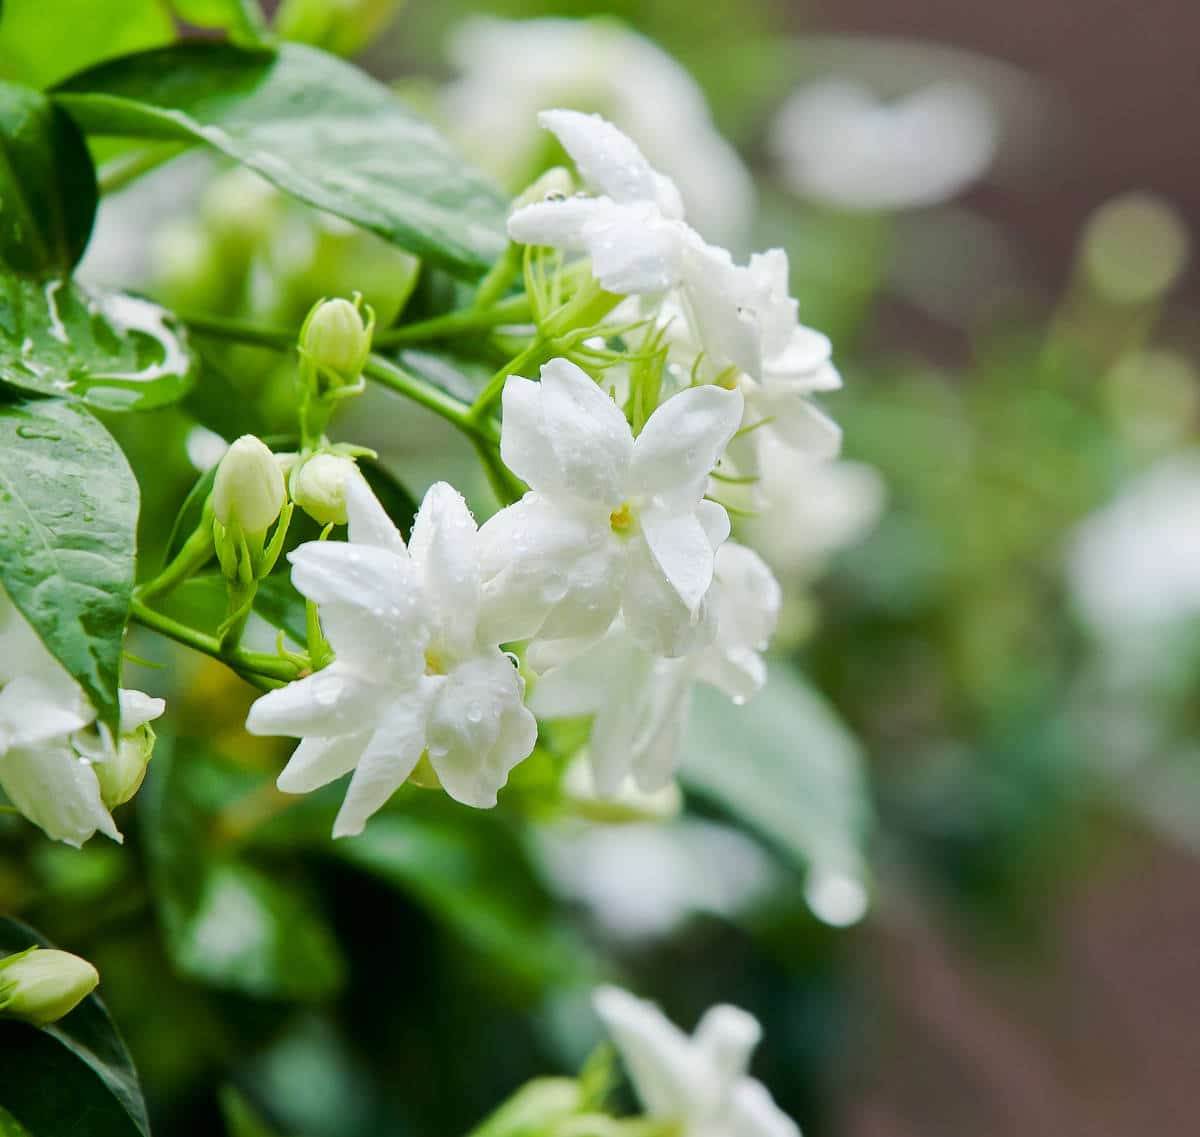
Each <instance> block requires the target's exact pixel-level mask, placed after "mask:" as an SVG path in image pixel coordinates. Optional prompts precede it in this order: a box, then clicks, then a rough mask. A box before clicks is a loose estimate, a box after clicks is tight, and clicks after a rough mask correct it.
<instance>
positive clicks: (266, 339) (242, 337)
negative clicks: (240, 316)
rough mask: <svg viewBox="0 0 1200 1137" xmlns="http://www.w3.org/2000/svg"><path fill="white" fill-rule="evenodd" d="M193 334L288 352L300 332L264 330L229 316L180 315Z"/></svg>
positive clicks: (274, 329) (187, 313)
mask: <svg viewBox="0 0 1200 1137" xmlns="http://www.w3.org/2000/svg"><path fill="white" fill-rule="evenodd" d="M178 316H179V319H180V320H182V321H183V323H185V324H186V325H187V326H188V327H189V328H190V329H191V330H192V331H193V332H199V333H200V334H201V335H206V336H220V337H221V338H223V339H230V340H236V341H237V342H238V343H249V344H257V345H259V346H260V347H274V348H279V349H281V350H283V351H287V350H289V349H291V348H293V347H295V346H296V342H297V336H298V335H299V332H297V331H294V330H287V329H284V328H264V327H262V326H260V325H258V324H250V323H247V322H246V321H245V320H235V319H232V318H230V317H228V316H215V315H211V314H207V313H206V314H199V313H191V312H180V313H178Z"/></svg>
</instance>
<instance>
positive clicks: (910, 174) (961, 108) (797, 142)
mask: <svg viewBox="0 0 1200 1137" xmlns="http://www.w3.org/2000/svg"><path fill="white" fill-rule="evenodd" d="M997 134H998V127H997V120H996V116H995V113H994V111H993V109H992V106H991V104H990V103H989V102H988V100H987V98H986V97H985V96H984V95H983V93H982V92H981V91H979V90H977V89H976V88H974V87H972V86H968V85H966V84H963V83H940V84H934V85H932V86H929V87H926V88H924V89H923V90H919V91H916V92H914V93H913V94H911V95H907V96H905V97H904V98H901V99H897V100H895V101H893V102H885V101H883V100H881V99H880V98H878V97H877V96H876V95H875V94H874V93H873V92H871V91H870V90H868V89H867V88H866V87H864V86H862V85H860V84H859V83H857V82H854V81H852V80H849V79H831V80H826V81H822V82H818V83H813V84H811V85H808V86H804V87H801V88H800V89H798V90H797V91H795V92H793V94H792V95H791V96H790V97H789V98H788V99H787V101H786V102H785V103H784V104H783V106H782V107H781V108H780V110H779V113H778V115H777V116H776V118H775V121H774V123H773V124H772V127H771V149H772V151H773V153H774V155H775V157H776V159H777V160H778V162H779V164H780V168H781V171H782V174H783V176H784V178H785V180H786V181H787V182H788V184H789V185H790V186H791V188H792V189H793V190H795V191H796V192H797V193H799V194H801V195H803V196H804V197H807V198H811V199H812V200H814V201H817V202H821V203H823V204H825V205H832V206H836V207H838V208H842V209H863V210H901V209H912V208H916V207H919V206H924V205H934V204H937V203H938V202H942V201H946V200H947V199H949V198H951V197H954V196H955V195H956V194H958V193H959V192H961V191H962V190H963V189H965V188H966V187H967V186H968V185H970V184H971V183H972V182H974V181H976V180H977V179H978V178H980V177H981V176H982V175H983V174H984V172H985V171H986V170H987V168H988V166H989V165H990V164H991V162H992V159H993V157H994V155H995V151H996V145H997Z"/></svg>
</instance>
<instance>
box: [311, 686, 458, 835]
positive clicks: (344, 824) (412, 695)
mask: <svg viewBox="0 0 1200 1137" xmlns="http://www.w3.org/2000/svg"><path fill="white" fill-rule="evenodd" d="M437 686H438V684H437V683H436V682H427V683H423V684H421V685H420V686H419V687H417V688H414V689H413V690H412V691H411V692H408V693H407V694H406V695H405V696H402V697H401V698H399V699H397V700H396V701H395V702H393V703H392V704H391V706H389V707H388V708H387V711H386V713H385V714H384V716H383V719H382V721H381V722H380V724H379V728H378V729H377V730H376V731H375V732H374V733H373V734H372V735H371V736H370V741H369V742H368V743H367V748H366V750H365V751H364V752H363V755H362V757H361V758H360V759H359V761H358V765H357V766H356V767H355V770H354V777H353V778H351V779H350V786H349V788H348V789H347V790H346V800H345V801H343V802H342V808H341V809H340V810H338V815H337V818H336V819H335V820H334V823H333V835H334V837H353V836H354V835H355V834H357V833H361V832H362V831H363V827H364V826H365V825H366V823H367V818H369V817H370V816H371V815H372V814H373V813H375V812H376V811H377V810H380V809H382V808H383V806H384V805H385V804H387V800H388V798H390V797H391V796H392V794H394V793H395V792H396V791H397V790H398V789H399V788H400V787H401V786H402V785H404V783H405V782H406V781H407V780H408V776H409V774H411V773H412V772H413V768H414V767H415V766H416V764H417V762H418V761H420V758H421V753H422V751H424V749H425V743H426V726H427V715H428V707H429V699H430V697H431V694H432V692H433V691H434V690H436V688H437Z"/></svg>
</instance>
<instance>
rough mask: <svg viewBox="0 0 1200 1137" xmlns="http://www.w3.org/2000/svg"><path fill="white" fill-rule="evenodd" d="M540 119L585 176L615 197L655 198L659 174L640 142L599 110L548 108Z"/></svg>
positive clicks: (539, 116) (630, 198)
mask: <svg viewBox="0 0 1200 1137" xmlns="http://www.w3.org/2000/svg"><path fill="white" fill-rule="evenodd" d="M538 122H539V123H540V124H541V126H543V127H544V128H545V129H546V130H549V131H550V132H551V133H552V134H553V135H554V136H555V137H556V138H557V139H558V140H559V142H561V143H562V147H563V149H564V150H565V151H566V152H567V153H568V154H569V155H570V156H571V160H572V161H573V162H574V163H575V168H576V169H577V170H578V171H579V173H580V175H581V176H582V177H583V180H584V181H585V182H587V183H588V184H589V185H592V186H595V187H596V188H597V189H599V190H602V191H603V192H604V193H606V194H608V195H609V196H610V197H611V198H612V199H613V200H614V201H618V202H631V201H655V200H657V198H658V194H659V175H657V174H656V173H655V172H654V169H653V168H652V167H651V165H650V163H649V162H647V161H646V159H645V157H644V156H643V154H642V152H641V151H640V150H639V149H638V147H637V144H636V143H635V142H634V141H633V140H632V139H631V138H629V137H628V136H627V135H625V134H622V133H621V131H619V130H618V129H617V128H616V127H615V126H613V124H612V123H611V122H608V121H606V120H605V119H603V118H601V117H600V116H599V115H598V114H584V113H582V112H580V111H570V110H549V111H542V112H541V113H540V114H539V115H538Z"/></svg>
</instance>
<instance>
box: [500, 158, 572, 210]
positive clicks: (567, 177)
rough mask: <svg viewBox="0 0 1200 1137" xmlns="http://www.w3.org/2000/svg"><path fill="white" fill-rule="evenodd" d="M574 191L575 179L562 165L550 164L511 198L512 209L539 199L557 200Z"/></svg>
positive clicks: (531, 203)
mask: <svg viewBox="0 0 1200 1137" xmlns="http://www.w3.org/2000/svg"><path fill="white" fill-rule="evenodd" d="M574 192H575V181H574V179H573V178H572V177H571V172H570V171H569V170H568V169H566V167H564V166H551V167H550V169H548V170H547V171H546V172H545V173H544V174H542V175H541V176H540V177H539V178H538V179H537V180H536V181H534V182H533V183H532V184H530V185H528V186H526V188H525V189H523V190H522V191H521V192H520V193H519V194H518V195H517V197H516V198H514V199H513V206H512V207H513V209H520V208H521V207H522V206H525V205H536V204H537V203H538V202H540V201H559V200H561V199H562V198H564V197H569V196H570V195H571V194H573V193H574Z"/></svg>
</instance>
